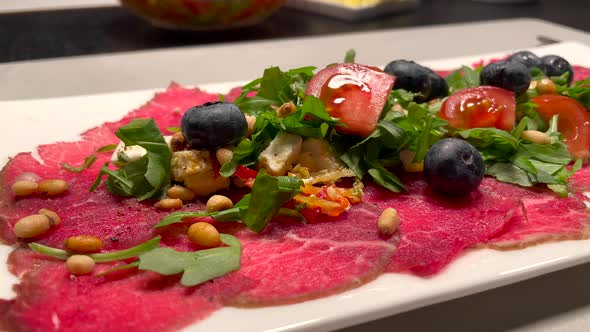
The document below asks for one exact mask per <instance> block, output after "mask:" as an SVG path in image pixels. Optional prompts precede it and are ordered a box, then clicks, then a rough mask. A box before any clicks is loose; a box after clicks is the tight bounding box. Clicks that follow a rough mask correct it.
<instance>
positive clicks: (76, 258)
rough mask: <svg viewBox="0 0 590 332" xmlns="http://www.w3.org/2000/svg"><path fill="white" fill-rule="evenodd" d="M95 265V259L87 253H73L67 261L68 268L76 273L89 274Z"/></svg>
mask: <svg viewBox="0 0 590 332" xmlns="http://www.w3.org/2000/svg"><path fill="white" fill-rule="evenodd" d="M95 265H96V262H94V259H92V257H90V256H86V255H72V256H70V257H68V260H67V261H66V268H67V269H68V271H70V272H71V273H72V274H75V275H79V274H88V273H90V272H91V271H92V270H93V269H94V266H95Z"/></svg>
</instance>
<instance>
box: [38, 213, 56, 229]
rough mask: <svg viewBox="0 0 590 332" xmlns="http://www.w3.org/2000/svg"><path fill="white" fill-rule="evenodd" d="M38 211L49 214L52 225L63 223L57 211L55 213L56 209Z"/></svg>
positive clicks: (45, 214)
mask: <svg viewBox="0 0 590 332" xmlns="http://www.w3.org/2000/svg"><path fill="white" fill-rule="evenodd" d="M37 213H38V214H42V215H44V216H47V217H48V218H49V223H50V224H51V226H57V225H59V224H60V223H61V218H60V217H59V216H58V215H57V213H55V211H51V210H48V209H41V210H39V211H37Z"/></svg>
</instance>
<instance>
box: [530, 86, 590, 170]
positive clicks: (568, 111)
mask: <svg viewBox="0 0 590 332" xmlns="http://www.w3.org/2000/svg"><path fill="white" fill-rule="evenodd" d="M531 101H532V102H533V103H535V104H537V106H539V107H538V108H537V112H539V114H540V115H541V117H542V118H543V119H545V120H546V121H549V120H550V119H551V118H552V117H553V116H554V115H555V114H558V115H559V120H558V123H557V128H558V129H559V132H560V133H561V134H562V135H563V137H564V142H565V144H567V146H568V148H569V151H570V153H571V154H572V155H573V156H574V157H577V158H582V159H585V160H586V159H588V156H589V152H588V149H590V114H589V113H588V111H587V110H586V108H585V107H584V106H582V104H580V103H578V102H577V101H576V100H574V99H571V98H569V97H565V96H560V95H543V96H539V97H535V98H532V99H531Z"/></svg>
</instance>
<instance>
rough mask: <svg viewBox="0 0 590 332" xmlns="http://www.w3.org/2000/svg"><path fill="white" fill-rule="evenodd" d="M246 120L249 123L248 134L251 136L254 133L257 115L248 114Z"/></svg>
mask: <svg viewBox="0 0 590 332" xmlns="http://www.w3.org/2000/svg"><path fill="white" fill-rule="evenodd" d="M246 122H247V123H248V131H247V134H246V136H250V135H252V134H253V133H254V125H256V117H255V116H253V115H246Z"/></svg>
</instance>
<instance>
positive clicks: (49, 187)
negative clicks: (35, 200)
mask: <svg viewBox="0 0 590 332" xmlns="http://www.w3.org/2000/svg"><path fill="white" fill-rule="evenodd" d="M68 188H69V186H68V183H67V182H66V181H64V180H59V179H53V180H45V181H42V182H41V183H39V191H40V192H42V193H45V194H47V195H49V196H54V195H59V194H62V193H64V192H65V191H66V190H68Z"/></svg>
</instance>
